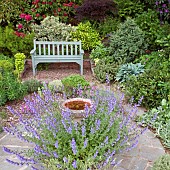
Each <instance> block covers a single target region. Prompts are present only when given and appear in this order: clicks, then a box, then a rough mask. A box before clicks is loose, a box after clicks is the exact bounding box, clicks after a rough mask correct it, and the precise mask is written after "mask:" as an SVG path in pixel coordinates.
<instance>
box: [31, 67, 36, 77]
mask: <svg viewBox="0 0 170 170" xmlns="http://www.w3.org/2000/svg"><path fill="white" fill-rule="evenodd" d="M32 69H33V76H35V72H36V70H35V69H36V68H35V66H33V68H32Z"/></svg>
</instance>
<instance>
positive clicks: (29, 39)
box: [0, 26, 34, 58]
mask: <svg viewBox="0 0 170 170" xmlns="http://www.w3.org/2000/svg"><path fill="white" fill-rule="evenodd" d="M15 33H16V32H15V31H14V30H13V29H12V28H10V27H8V26H7V27H5V28H2V27H0V50H1V51H2V53H3V54H4V55H7V56H14V55H15V54H16V53H18V52H22V53H24V54H25V55H26V56H27V58H29V57H30V51H31V50H32V49H33V38H34V33H31V34H27V35H24V37H20V36H19V37H18V36H17V35H16V34H15Z"/></svg>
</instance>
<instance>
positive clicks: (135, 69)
mask: <svg viewBox="0 0 170 170" xmlns="http://www.w3.org/2000/svg"><path fill="white" fill-rule="evenodd" d="M143 72H144V65H142V64H141V63H136V64H133V63H127V64H124V65H121V66H120V68H119V70H118V73H117V74H116V77H115V78H116V80H117V81H120V82H125V81H126V80H127V79H128V78H129V76H131V75H134V76H137V75H139V74H141V73H143Z"/></svg>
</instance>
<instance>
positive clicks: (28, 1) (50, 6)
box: [16, 0, 81, 36]
mask: <svg viewBox="0 0 170 170" xmlns="http://www.w3.org/2000/svg"><path fill="white" fill-rule="evenodd" d="M80 3H81V1H80V0H73V1H64V0H59V1H56V0H45V1H44V0H25V1H23V2H21V5H20V8H21V11H22V12H21V13H20V15H19V20H18V24H17V26H16V29H17V32H24V33H26V32H30V31H31V28H30V24H31V23H37V24H39V23H40V21H42V20H43V19H44V18H46V17H47V16H58V17H59V19H60V21H62V22H68V18H69V17H73V16H74V15H75V9H76V8H77V7H78V6H79V5H78V4H80ZM16 35H17V36H18V34H16Z"/></svg>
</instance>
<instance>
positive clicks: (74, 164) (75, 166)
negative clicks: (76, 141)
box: [72, 160, 77, 169]
mask: <svg viewBox="0 0 170 170" xmlns="http://www.w3.org/2000/svg"><path fill="white" fill-rule="evenodd" d="M72 165H73V168H75V169H76V168H77V163H76V160H74V161H73V163H72Z"/></svg>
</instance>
